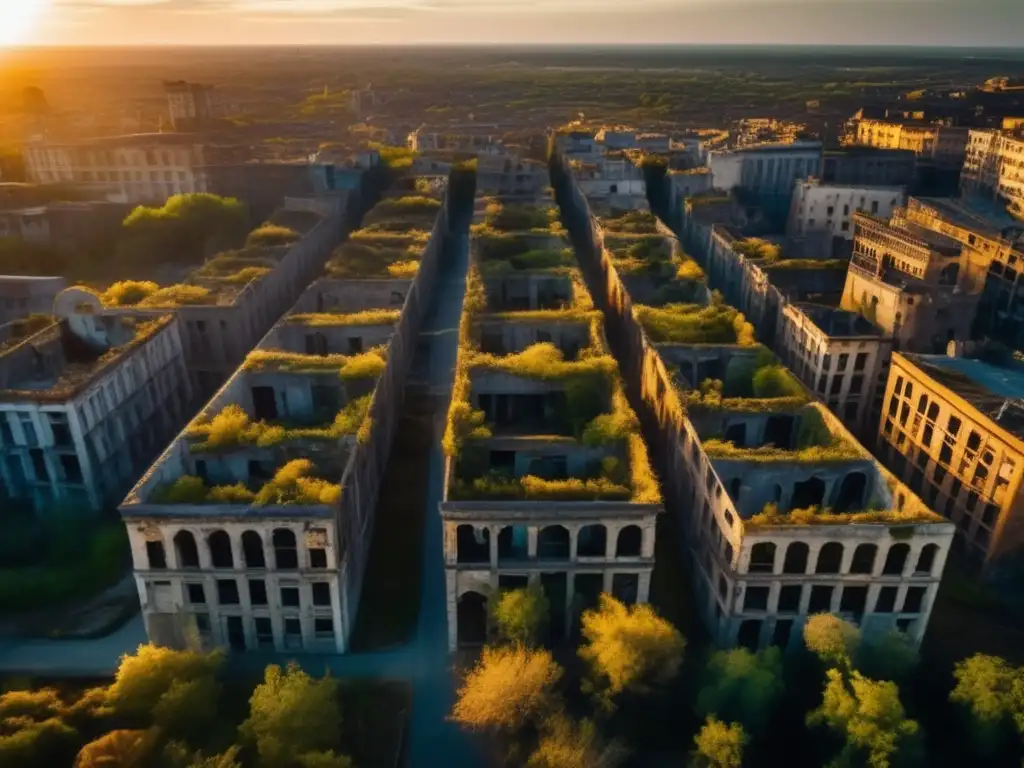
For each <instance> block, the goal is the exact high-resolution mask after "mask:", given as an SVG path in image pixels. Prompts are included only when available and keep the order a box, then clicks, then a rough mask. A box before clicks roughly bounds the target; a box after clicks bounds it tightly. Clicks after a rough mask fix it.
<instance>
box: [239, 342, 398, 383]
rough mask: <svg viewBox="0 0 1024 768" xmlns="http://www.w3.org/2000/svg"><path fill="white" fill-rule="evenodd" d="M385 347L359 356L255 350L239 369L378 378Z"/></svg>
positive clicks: (383, 362)
mask: <svg viewBox="0 0 1024 768" xmlns="http://www.w3.org/2000/svg"><path fill="white" fill-rule="evenodd" d="M386 355H387V348H386V347H374V348H373V349H370V350H367V351H366V352H363V353H362V354H359V355H303V354H301V353H299V352H286V351H284V350H281V349H255V350H253V351H252V352H250V353H249V354H248V356H247V357H246V358H245V362H244V363H243V364H242V367H243V368H244V369H245V370H247V371H254V372H261V371H286V372H289V373H329V372H331V371H337V372H338V375H339V376H341V378H343V379H362V378H374V379H376V378H378V377H380V375H381V374H382V373H384V367H385V366H386V365H387V360H386Z"/></svg>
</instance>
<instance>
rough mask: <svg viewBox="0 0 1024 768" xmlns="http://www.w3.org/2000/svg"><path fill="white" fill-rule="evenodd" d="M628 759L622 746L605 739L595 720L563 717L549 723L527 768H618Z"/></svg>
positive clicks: (556, 717)
mask: <svg viewBox="0 0 1024 768" xmlns="http://www.w3.org/2000/svg"><path fill="white" fill-rule="evenodd" d="M625 758H626V750H625V749H624V748H623V747H622V745H621V744H619V743H618V742H615V741H612V742H606V741H605V740H604V739H602V738H601V736H600V735H599V734H598V732H597V727H596V726H595V725H594V723H593V721H592V720H581V721H580V722H578V723H577V722H573V720H572V719H570V718H569V717H567V716H566V715H563V714H559V715H556V716H553V717H551V718H549V720H548V722H547V723H546V724H545V726H544V730H543V733H542V734H541V737H540V740H539V742H538V743H537V749H536V750H535V751H534V752H533V754H532V755H530V759H529V761H528V762H527V768H580V767H581V766H586V768H616V766H618V765H621V764H622V762H623V760H625Z"/></svg>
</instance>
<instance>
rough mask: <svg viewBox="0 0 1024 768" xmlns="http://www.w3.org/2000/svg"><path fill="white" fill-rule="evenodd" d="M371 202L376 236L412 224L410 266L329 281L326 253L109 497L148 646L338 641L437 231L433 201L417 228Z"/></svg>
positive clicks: (334, 266) (359, 267)
mask: <svg viewBox="0 0 1024 768" xmlns="http://www.w3.org/2000/svg"><path fill="white" fill-rule="evenodd" d="M381 205H384V208H382V209H381V210H380V211H377V209H374V210H373V211H370V213H369V214H368V217H367V218H368V219H370V220H371V221H373V222H374V224H373V226H375V227H377V228H378V231H384V232H388V231H398V230H411V229H417V227H421V228H422V229H424V230H425V232H424V233H423V234H424V237H423V247H422V248H421V249H420V251H419V257H420V258H419V261H418V263H417V264H415V265H414V266H412V267H410V266H409V265H408V264H407V265H406V266H405V267H404V274H406V275H409V274H410V273H411V276H406V277H401V278H397V279H395V280H387V279H381V278H379V277H376V276H373V275H371V277H369V278H365V277H364V275H367V274H371V273H374V272H375V271H377V272H384V273H385V274H386V266H387V264H386V262H385V263H384V264H383V266H382V265H380V264H375V263H373V262H370V263H368V264H367V263H365V262H364V263H360V262H358V261H353V262H352V263H349V264H348V265H347V269H348V272H347V274H345V275H344V277H339V276H338V275H337V272H338V271H339V268H340V263H342V262H347V261H348V259H347V258H346V257H345V256H344V255H343V253H344V252H343V250H342V249H339V251H338V252H336V254H335V256H334V257H332V260H331V263H330V264H329V265H328V268H327V274H328V277H327V278H326V279H323V280H319V281H317V282H315V283H314V284H313V285H312V286H310V287H309V289H308V290H307V291H306V292H305V293H304V294H303V296H302V297H301V298H300V300H299V302H298V303H297V304H296V306H295V307H294V309H293V310H292V312H290V313H289V314H288V315H287V316H285V317H284V318H282V319H281V321H280V322H278V323H277V324H276V325H275V326H274V327H273V329H272V330H271V331H270V333H268V334H267V336H266V337H265V338H264V339H263V340H262V342H261V343H260V345H259V346H258V347H257V348H256V349H255V350H253V351H252V352H251V353H250V354H249V355H248V356H247V357H246V359H245V361H244V363H243V364H242V366H241V368H239V370H238V371H236V372H235V374H234V375H233V376H232V377H231V378H230V379H229V381H228V382H227V383H226V384H225V385H224V386H223V387H222V388H221V389H220V391H219V392H218V393H217V394H216V396H215V397H214V398H213V399H212V400H211V401H210V402H209V404H208V405H207V406H206V407H205V408H204V409H203V411H202V412H201V413H200V414H199V415H198V416H197V417H196V418H195V419H194V420H193V421H192V422H191V423H190V424H189V425H188V426H187V427H186V429H185V430H184V431H183V432H182V433H181V434H180V435H179V436H178V438H177V439H176V440H175V441H174V442H173V443H172V445H171V446H170V448H168V449H167V450H166V451H165V452H164V454H163V455H162V456H161V457H160V458H159V459H158V461H157V462H156V464H154V465H153V467H152V468H151V469H150V471H149V472H148V473H147V474H146V475H145V477H143V479H142V480H141V481H140V482H139V484H138V485H137V486H136V487H135V489H134V490H133V491H132V492H131V494H130V495H129V496H128V498H127V499H125V501H124V502H123V503H122V505H121V507H120V511H121V514H122V517H123V519H124V521H125V524H126V526H127V529H128V533H129V538H130V540H131V547H132V556H133V560H134V568H135V578H136V582H137V584H138V589H139V596H140V600H141V603H142V609H143V615H144V617H145V622H146V630H147V633H148V635H149V638H150V640H151V641H152V642H155V643H158V644H161V645H168V646H172V647H178V648H181V647H201V648H210V647H225V648H230V649H232V650H236V651H242V650H256V649H267V650H274V651H278V652H288V653H299V652H303V653H312V652H330V653H340V652H344V651H345V650H346V648H347V647H348V640H349V636H350V634H351V632H352V624H353V622H354V620H355V616H356V612H357V609H358V604H359V596H360V590H361V586H362V578H363V573H364V570H365V567H366V558H367V553H368V550H369V544H370V539H371V535H372V528H373V519H374V512H375V507H376V499H377V493H378V489H379V484H380V479H381V477H382V475H383V472H384V468H385V463H386V461H387V457H388V454H389V451H390V447H391V441H392V439H393V438H394V436H395V435H394V433H395V429H396V426H397V420H398V413H399V408H400V406H401V398H402V393H403V387H404V381H405V378H406V374H407V372H408V367H409V365H410V363H411V360H412V353H413V351H414V349H415V346H416V337H417V334H418V332H419V327H420V324H421V322H422V318H423V314H424V312H425V310H426V307H427V305H428V303H429V299H430V296H431V294H432V291H433V288H434V283H435V281H436V275H437V262H438V259H439V252H440V250H441V248H442V247H443V244H444V240H445V237H446V235H447V227H448V217H447V208H446V206H445V205H444V204H443V201H441V200H438V201H437V205H436V206H432V207H431V210H430V212H429V215H426V214H424V212H422V211H421V212H420V214H419V215H418V216H417V217H416V219H417V221H416V222H412V221H410V219H409V218H408V217H402V216H398V215H397V214H394V211H393V210H392V209H390V208H388V205H389V204H387V203H386V201H385V202H382V204H381ZM375 211H377V212H376V213H375ZM382 211H383V213H382ZM417 236H418V235H417ZM342 248H344V246H343V247H342ZM339 257H340V258H339ZM332 275H333V276H332ZM389 282H390V283H392V285H387V283H389Z"/></svg>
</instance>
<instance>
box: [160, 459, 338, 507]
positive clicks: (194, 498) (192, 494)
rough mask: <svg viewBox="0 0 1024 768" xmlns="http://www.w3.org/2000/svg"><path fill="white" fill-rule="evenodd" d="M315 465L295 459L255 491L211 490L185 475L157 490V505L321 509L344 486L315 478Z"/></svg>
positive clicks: (239, 485)
mask: <svg viewBox="0 0 1024 768" xmlns="http://www.w3.org/2000/svg"><path fill="white" fill-rule="evenodd" d="M312 473H313V462H311V461H310V460H309V459H293V460H292V461H289V462H288V463H287V464H285V465H284V466H282V467H280V468H279V469H278V470H277V472H275V473H274V477H273V478H271V479H270V480H268V481H267V482H266V483H264V484H263V485H262V486H260V488H259V489H258V490H256V491H252V490H250V489H249V488H247V487H246V486H245V484H243V483H236V484H234V485H215V486H212V487H211V486H208V485H207V484H206V482H205V481H204V480H203V479H202V478H201V477H195V476H194V475H182V476H181V477H179V478H178V479H177V480H175V481H174V482H172V483H170V484H168V485H166V486H164V487H162V488H159V489H157V491H156V492H155V493H154V494H153V498H152V503H154V504H252V505H254V506H264V507H265V506H292V505H298V506H318V505H321V504H335V503H337V502H338V501H339V500H340V499H341V485H340V484H337V483H331V482H329V481H327V480H323V479H321V478H318V477H314V476H313V474H312Z"/></svg>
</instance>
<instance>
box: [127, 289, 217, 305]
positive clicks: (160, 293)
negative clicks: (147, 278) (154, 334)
mask: <svg viewBox="0 0 1024 768" xmlns="http://www.w3.org/2000/svg"><path fill="white" fill-rule="evenodd" d="M210 300H211V297H210V289H209V288H205V287H203V286H201V285H186V284H185V283H178V284H177V285H168V286H166V287H165V288H161V289H159V290H157V291H154V292H153V293H151V294H149V296H147V297H146V298H144V299H143V300H142V301H140V302H139V304H138V306H139V307H180V306H182V305H187V304H207V303H209V302H210Z"/></svg>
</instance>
